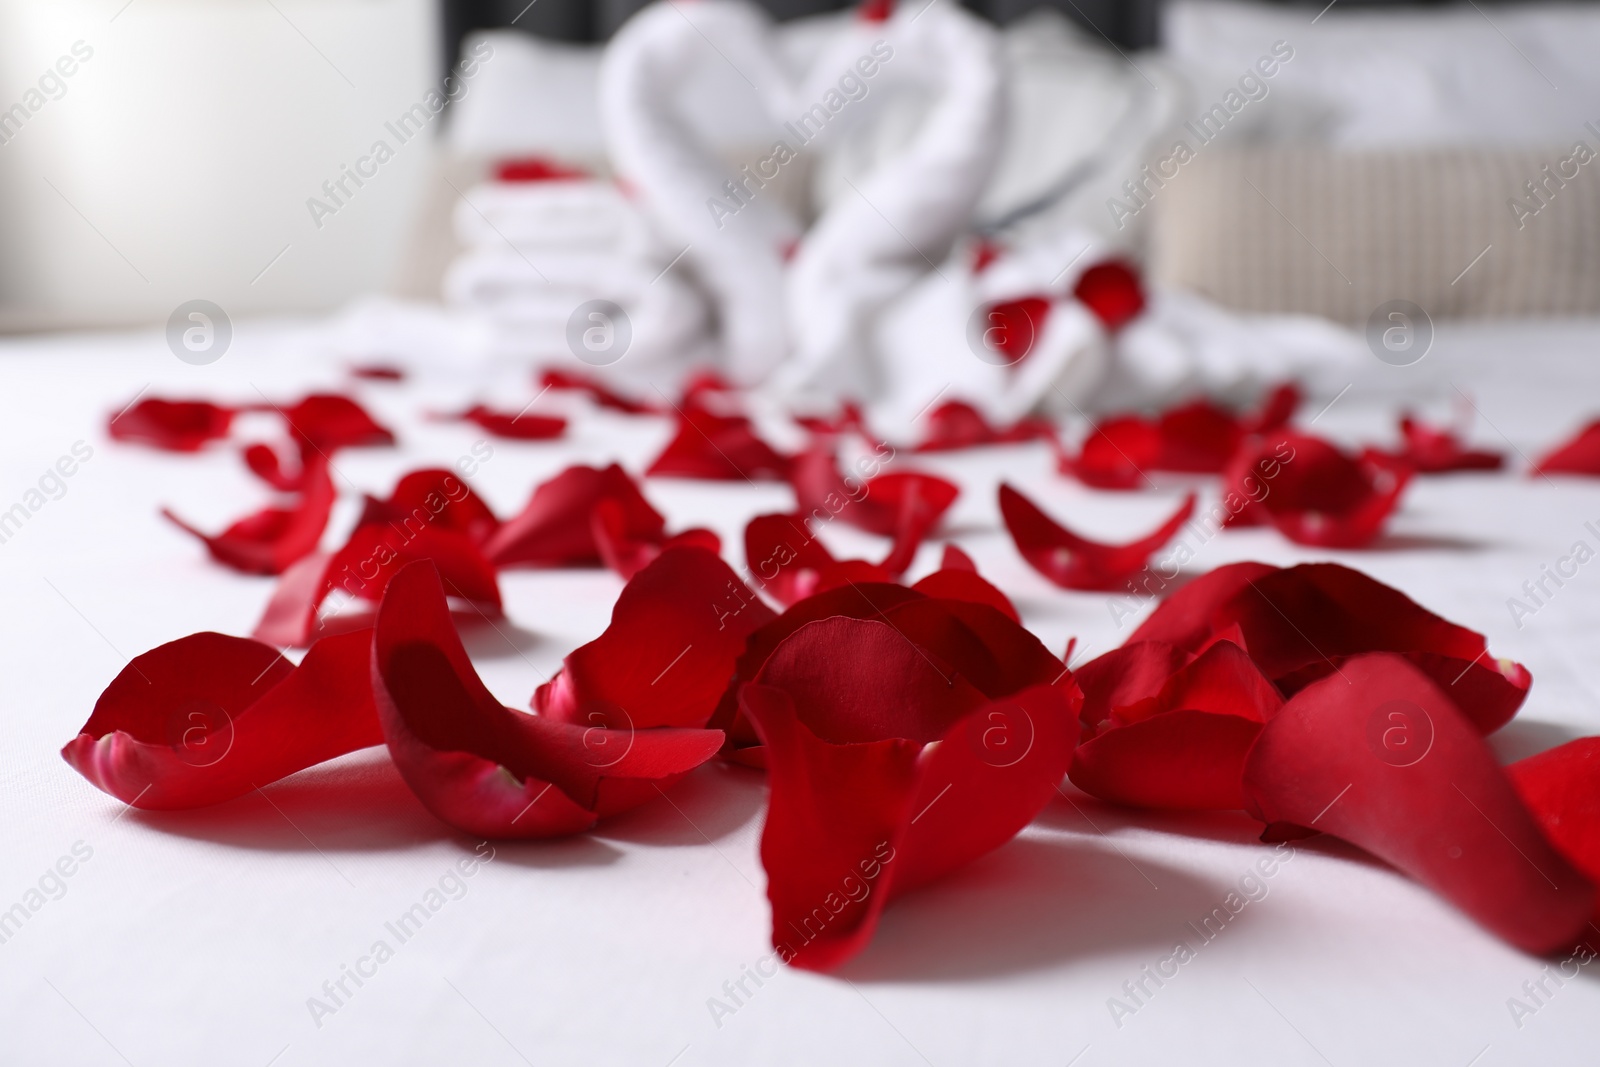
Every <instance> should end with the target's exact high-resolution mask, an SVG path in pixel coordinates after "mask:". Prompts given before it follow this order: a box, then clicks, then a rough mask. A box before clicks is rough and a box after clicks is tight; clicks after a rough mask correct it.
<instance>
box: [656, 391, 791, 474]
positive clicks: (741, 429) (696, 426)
mask: <svg viewBox="0 0 1600 1067" xmlns="http://www.w3.org/2000/svg"><path fill="white" fill-rule="evenodd" d="M789 463H790V460H789V458H788V457H787V456H783V455H780V454H778V452H776V451H774V450H773V448H772V446H771V445H769V444H767V443H766V442H765V441H763V440H761V438H759V437H757V436H756V432H755V427H753V426H752V425H751V423H750V420H749V419H748V418H746V417H745V416H743V415H732V414H728V415H723V414H717V413H716V412H712V411H708V410H706V409H705V408H703V407H691V408H687V409H684V408H680V409H679V411H678V432H677V433H676V434H675V435H674V436H673V438H672V440H671V441H669V442H667V447H666V448H664V449H663V450H662V452H661V454H660V455H659V456H657V457H656V459H655V462H653V463H651V464H650V467H649V469H648V470H647V471H645V473H646V474H647V475H650V476H652V477H661V476H672V477H678V478H705V479H711V480H715V481H745V480H749V481H756V480H758V479H767V480H775V481H781V480H783V479H784V478H786V477H788V474H789Z"/></svg>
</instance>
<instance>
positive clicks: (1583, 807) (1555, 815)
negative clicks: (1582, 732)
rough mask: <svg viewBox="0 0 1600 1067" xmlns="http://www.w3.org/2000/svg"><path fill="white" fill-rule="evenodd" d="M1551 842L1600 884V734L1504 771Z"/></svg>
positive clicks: (1569, 743) (1553, 749)
mask: <svg viewBox="0 0 1600 1067" xmlns="http://www.w3.org/2000/svg"><path fill="white" fill-rule="evenodd" d="M1505 771H1506V775H1507V776H1508V777H1509V778H1510V779H1511V785H1512V787H1513V788H1514V789H1516V791H1517V795H1518V796H1520V797H1521V798H1522V802H1523V803H1524V804H1526V805H1527V806H1528V810H1529V811H1530V812H1532V813H1533V817H1534V819H1535V820H1536V821H1537V822H1538V823H1539V828H1540V829H1541V830H1543V831H1544V835H1545V837H1547V838H1549V839H1550V843H1551V844H1553V845H1555V847H1556V848H1558V849H1560V850H1561V854H1562V855H1563V856H1565V857H1566V858H1567V860H1568V861H1569V862H1570V863H1572V864H1573V866H1575V867H1577V868H1578V869H1579V870H1580V871H1582V872H1583V873H1584V874H1585V875H1586V876H1587V877H1588V878H1589V879H1591V880H1592V881H1595V882H1600V737H1580V738H1578V739H1577V740H1576V741H1568V742H1567V743H1566V744H1564V745H1559V746H1557V747H1556V748H1552V749H1550V750H1548V751H1546V752H1541V753H1539V754H1538V755H1536V756H1529V757H1528V758H1527V759H1524V760H1518V761H1517V762H1516V763H1513V764H1511V765H1510V766H1509V767H1507V768H1506V769H1505Z"/></svg>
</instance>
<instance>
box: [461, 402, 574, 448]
mask: <svg viewBox="0 0 1600 1067" xmlns="http://www.w3.org/2000/svg"><path fill="white" fill-rule="evenodd" d="M452 418H456V419H460V420H461V421H463V422H471V423H476V424H477V425H478V426H480V427H482V428H483V429H485V430H487V431H488V432H489V433H491V434H493V435H494V436H496V437H504V438H507V439H508V440H512V441H552V440H554V439H555V438H557V437H560V436H561V435H562V434H564V433H566V432H567V420H566V419H563V418H560V417H559V416H554V415H532V414H528V413H526V412H518V413H516V414H514V415H513V414H510V413H508V412H504V411H495V410H494V409H492V408H487V407H485V406H483V405H482V404H474V405H472V407H470V408H467V410H465V411H463V412H461V413H460V414H459V415H454V416H452Z"/></svg>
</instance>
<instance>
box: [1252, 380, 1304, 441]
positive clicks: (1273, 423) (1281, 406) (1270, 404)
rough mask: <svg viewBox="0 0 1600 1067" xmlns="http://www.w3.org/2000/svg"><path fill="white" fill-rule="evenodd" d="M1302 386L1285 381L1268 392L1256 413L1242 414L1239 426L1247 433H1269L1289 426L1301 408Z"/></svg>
mask: <svg viewBox="0 0 1600 1067" xmlns="http://www.w3.org/2000/svg"><path fill="white" fill-rule="evenodd" d="M1300 399H1301V398H1300V388H1299V386H1297V385H1295V384H1294V383H1293V382H1285V383H1283V384H1282V385H1280V386H1278V387H1277V388H1275V389H1273V390H1272V392H1270V393H1268V394H1267V395H1266V397H1265V399H1263V400H1262V402H1261V407H1260V408H1259V409H1257V410H1256V411H1255V413H1254V414H1247V415H1244V416H1241V417H1240V419H1239V427H1240V429H1242V430H1244V432H1245V433H1268V432H1270V431H1272V430H1276V429H1279V428H1280V427H1283V426H1287V425H1288V424H1289V420H1290V419H1292V418H1294V413H1295V412H1296V411H1298V410H1299V408H1300Z"/></svg>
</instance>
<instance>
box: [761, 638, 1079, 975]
mask: <svg viewBox="0 0 1600 1067" xmlns="http://www.w3.org/2000/svg"><path fill="white" fill-rule="evenodd" d="M1076 699H1077V693H1076V690H1075V689H1074V688H1072V687H1071V685H1070V683H1068V685H1066V686H1050V685H1041V686H1036V687H1032V688H1029V689H1026V690H1024V691H1023V692H1021V693H1018V694H1016V695H1014V696H1010V697H1006V698H1004V699H1001V700H996V701H988V700H985V699H984V698H983V697H982V696H981V695H980V694H978V693H976V691H973V690H970V689H969V688H967V687H965V686H964V684H963V683H962V681H961V680H960V679H959V678H957V679H954V681H953V683H952V682H951V681H949V680H947V678H946V677H944V676H943V675H942V673H941V668H940V667H939V666H937V665H936V664H935V663H934V662H933V661H932V660H930V659H928V658H926V657H925V656H921V655H918V654H917V652H916V651H915V650H914V649H912V648H910V647H909V646H908V645H907V643H906V642H905V640H904V639H903V638H901V637H899V636H898V635H896V634H895V632H894V630H893V628H892V627H890V626H889V625H887V624H885V623H881V622H871V621H858V620H853V619H838V618H835V619H827V620H823V621H820V622H814V623H811V624H809V625H807V626H805V627H804V628H802V629H801V630H799V631H798V632H796V633H795V634H794V635H793V636H791V637H790V638H789V639H788V640H786V641H785V642H784V643H783V644H782V645H780V646H779V648H778V650H777V651H775V652H774V653H773V656H772V657H771V658H770V659H769V660H768V661H767V665H766V666H765V667H763V669H762V673H761V676H760V678H759V679H758V680H757V682H755V683H753V684H750V685H747V686H745V687H744V688H743V690H742V691H741V706H742V708H743V711H744V714H745V715H747V716H749V718H750V719H751V721H753V722H754V723H755V725H756V729H757V730H758V731H759V734H760V736H761V739H762V742H763V743H764V746H765V749H766V754H767V771H768V777H769V779H770V782H771V799H770V802H769V806H768V810H767V821H766V826H765V828H764V830H763V832H762V838H761V859H762V864H763V866H765V868H766V871H767V896H768V898H769V899H770V900H771V902H772V917H773V921H772V943H773V947H774V948H776V949H777V951H778V953H779V955H780V956H781V957H782V958H783V959H784V960H785V962H787V963H789V964H791V965H793V966H797V967H803V968H806V969H809V970H827V969H830V968H833V967H836V966H838V965H839V964H840V963H843V962H844V961H845V960H847V959H849V958H850V957H851V956H853V955H855V954H856V953H858V952H859V951H861V949H862V948H864V947H865V946H866V944H867V942H868V941H869V940H870V939H871V937H872V933H873V930H874V929H875V928H876V926H877V922H878V918H879V916H880V915H881V914H882V911H883V908H884V907H885V906H886V905H887V904H888V903H889V902H890V901H891V900H893V899H895V898H896V897H898V896H901V895H903V894H904V893H907V892H910V891H912V890H914V889H916V888H919V887H920V886H923V885H926V884H927V883H929V882H932V881H934V880H936V879H938V878H940V877H942V876H943V875H945V874H948V873H949V872H950V871H953V870H955V869H956V868H958V867H960V866H962V865H963V864H966V863H968V862H971V861H972V860H974V859H976V858H977V857H979V856H981V855H983V854H984V853H986V852H989V851H991V850H993V849H995V848H998V847H999V846H1000V845H1002V844H1004V843H1005V842H1007V841H1009V840H1010V839H1011V838H1012V837H1013V836H1015V835H1016V833H1017V832H1018V831H1019V830H1021V829H1022V828H1023V827H1024V826H1026V825H1027V824H1028V822H1030V821H1031V820H1032V819H1033V817H1034V816H1035V815H1036V814H1038V812H1039V810H1040V809H1041V808H1043V807H1044V805H1045V804H1046V803H1048V802H1049V800H1050V798H1051V796H1052V795H1054V793H1055V790H1056V786H1057V783H1058V782H1059V781H1060V779H1061V775H1062V773H1063V772H1064V771H1065V769H1066V766H1067V764H1068V762H1069V761H1070V759H1071V753H1072V746H1073V742H1074V740H1075V738H1076V734H1077V723H1076V720H1075V717H1074V713H1075V710H1076V709H1075V703H1076Z"/></svg>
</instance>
